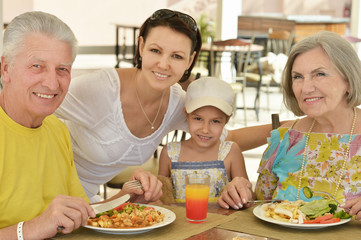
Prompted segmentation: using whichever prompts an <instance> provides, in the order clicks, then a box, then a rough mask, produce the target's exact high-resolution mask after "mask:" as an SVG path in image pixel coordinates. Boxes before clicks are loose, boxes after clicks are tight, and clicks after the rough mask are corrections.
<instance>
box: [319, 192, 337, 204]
mask: <svg viewBox="0 0 361 240" xmlns="http://www.w3.org/2000/svg"><path fill="white" fill-rule="evenodd" d="M312 193H319V194H325V195H327V196H328V197H326V196H323V198H325V199H326V198H328V199H329V198H332V199H333V200H335V202H337V204H338V205H341V203H340V202H339V201H338V200H337V199H336V198H335V197H334V196H333V195H332V194H331V193H328V192H324V191H312Z"/></svg>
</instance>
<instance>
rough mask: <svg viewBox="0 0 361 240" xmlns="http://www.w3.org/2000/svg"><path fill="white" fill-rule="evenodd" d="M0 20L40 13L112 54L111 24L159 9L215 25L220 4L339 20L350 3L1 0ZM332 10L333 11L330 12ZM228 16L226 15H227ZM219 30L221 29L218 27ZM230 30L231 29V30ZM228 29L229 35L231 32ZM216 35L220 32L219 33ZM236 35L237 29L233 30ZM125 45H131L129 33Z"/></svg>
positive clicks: (322, 0) (324, 0) (134, 21)
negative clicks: (202, 18) (0, 15)
mask: <svg viewBox="0 0 361 240" xmlns="http://www.w3.org/2000/svg"><path fill="white" fill-rule="evenodd" d="M2 1H3V20H4V22H5V23H6V22H9V21H11V19H13V18H14V17H15V16H17V15H19V14H20V13H23V12H26V11H32V10H40V11H46V12H49V13H52V14H54V15H56V16H58V17H59V18H60V19H62V20H63V21H65V22H66V23H67V24H68V25H69V26H70V27H71V28H72V29H73V31H74V33H75V35H76V36H77V38H78V40H79V45H80V47H108V50H110V51H113V46H114V43H115V27H114V25H113V24H112V23H119V24H129V25H136V26H139V25H141V23H142V22H143V21H144V20H145V19H146V18H147V17H148V16H150V15H151V13H152V12H154V11H155V10H157V9H159V8H171V9H175V10H179V11H183V12H186V13H188V14H190V15H192V16H193V17H194V18H195V19H196V20H198V19H199V16H200V14H202V13H206V14H207V15H209V16H210V17H211V18H212V19H213V20H214V21H215V22H216V21H217V16H220V15H221V14H220V13H219V12H220V11H217V3H218V2H219V1H221V2H222V1H223V2H227V4H228V5H229V4H231V5H232V4H233V5H234V6H235V8H237V9H238V8H240V9H242V14H244V15H247V14H278V15H286V14H288V15H294V14H303V15H317V14H333V15H334V16H335V17H342V16H343V10H344V6H345V4H346V3H349V2H350V1H351V0H2ZM333 9H335V10H333ZM226 15H227V14H226ZM218 27H219V28H220V27H221V26H218ZM232 29H233V28H232ZM232 29H230V31H232ZM218 31H219V30H218ZM234 31H235V32H236V31H237V29H234ZM128 36H129V37H128V39H129V41H127V45H130V44H131V33H128Z"/></svg>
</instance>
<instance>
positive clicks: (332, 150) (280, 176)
mask: <svg viewBox="0 0 361 240" xmlns="http://www.w3.org/2000/svg"><path fill="white" fill-rule="evenodd" d="M349 137H350V135H347V134H334V133H311V134H310V140H309V146H308V149H307V151H306V154H307V155H306V159H305V166H304V174H303V178H302V182H301V189H302V188H303V187H306V186H309V187H310V188H311V189H312V190H314V191H325V192H329V193H331V194H334V192H335V189H336V186H337V182H338V180H339V176H340V174H341V173H342V165H343V163H344V154H345V153H346V146H347V144H348V141H349ZM305 145H306V136H305V134H304V133H301V132H299V131H297V130H294V129H289V128H279V129H275V130H273V131H272V132H271V137H270V139H269V140H268V147H267V149H266V151H265V152H264V154H263V157H262V160H261V163H260V167H259V169H258V173H259V174H260V175H259V177H258V181H257V184H256V195H257V198H258V199H271V198H277V199H289V200H291V201H294V200H296V198H297V189H298V182H299V181H298V177H299V176H300V172H301V167H302V161H303V154H304V152H305ZM360 155H361V135H353V136H352V140H351V146H350V151H349V156H348V159H347V163H346V167H345V172H344V174H343V176H342V179H341V184H340V186H339V189H338V191H337V193H336V198H337V199H338V200H339V201H340V202H344V201H345V200H351V199H353V198H356V197H360V196H361V171H360V169H361V156H360ZM317 195H318V196H317ZM321 196H322V195H319V194H315V196H314V197H313V198H311V199H307V198H306V197H305V196H304V194H303V192H302V190H301V191H300V197H299V198H300V199H302V200H304V201H312V200H315V199H320V198H321Z"/></svg>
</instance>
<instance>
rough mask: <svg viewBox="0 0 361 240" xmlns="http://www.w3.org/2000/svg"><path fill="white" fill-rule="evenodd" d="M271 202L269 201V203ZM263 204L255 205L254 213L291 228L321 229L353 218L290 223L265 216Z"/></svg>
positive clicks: (265, 219) (267, 220)
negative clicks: (314, 222)
mask: <svg viewBox="0 0 361 240" xmlns="http://www.w3.org/2000/svg"><path fill="white" fill-rule="evenodd" d="M267 204H269V203H267ZM264 205H265V204H263V205H259V206H257V207H255V208H254V209H253V214H254V215H255V216H256V217H258V218H259V219H261V220H263V221H266V222H270V223H274V224H278V225H282V226H285V227H289V228H297V229H319V228H326V227H332V226H336V225H340V224H345V223H347V222H349V221H351V218H349V219H341V221H340V222H336V223H327V224H297V223H289V222H283V221H280V220H277V219H273V218H271V217H266V216H265V211H264V208H263V206H264Z"/></svg>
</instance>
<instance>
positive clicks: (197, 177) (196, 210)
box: [186, 173, 210, 223]
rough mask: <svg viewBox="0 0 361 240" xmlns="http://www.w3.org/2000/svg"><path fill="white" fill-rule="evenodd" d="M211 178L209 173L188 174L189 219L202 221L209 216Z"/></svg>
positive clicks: (193, 221)
mask: <svg viewBox="0 0 361 240" xmlns="http://www.w3.org/2000/svg"><path fill="white" fill-rule="evenodd" d="M209 180H210V177H209V175H207V174H201V173H191V174H188V175H186V213H187V221H188V222H191V223H202V222H204V221H205V220H206V218H207V210H208V195H209Z"/></svg>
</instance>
